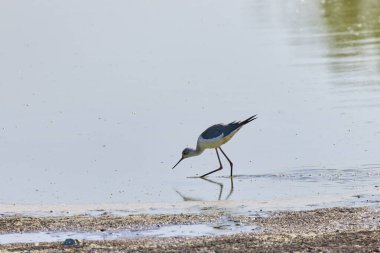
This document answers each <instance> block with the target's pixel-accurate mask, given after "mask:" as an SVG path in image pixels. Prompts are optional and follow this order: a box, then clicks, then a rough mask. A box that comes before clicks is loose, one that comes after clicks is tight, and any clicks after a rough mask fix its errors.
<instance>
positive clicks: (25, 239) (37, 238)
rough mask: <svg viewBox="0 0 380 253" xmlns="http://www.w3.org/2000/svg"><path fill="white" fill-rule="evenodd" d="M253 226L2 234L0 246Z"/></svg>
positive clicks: (222, 232)
mask: <svg viewBox="0 0 380 253" xmlns="http://www.w3.org/2000/svg"><path fill="white" fill-rule="evenodd" d="M255 229H256V227H255V226H248V225H236V224H234V225H231V224H229V225H223V227H218V226H216V225H212V224H195V225H171V226H164V227H160V228H157V229H145V230H125V231H113V232H78V231H69V232H29V233H11V234H3V235H1V237H0V244H7V243H34V242H59V241H62V243H63V242H64V241H65V240H66V239H68V238H70V239H72V238H75V239H76V240H115V239H118V240H120V239H126V238H136V237H147V236H154V237H170V236H186V237H195V236H218V235H231V234H236V233H243V232H253V231H254V230H255Z"/></svg>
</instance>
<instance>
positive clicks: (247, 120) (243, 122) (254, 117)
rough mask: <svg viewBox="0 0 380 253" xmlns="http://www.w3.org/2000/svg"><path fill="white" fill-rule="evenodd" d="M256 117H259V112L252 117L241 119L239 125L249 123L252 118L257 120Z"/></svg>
mask: <svg viewBox="0 0 380 253" xmlns="http://www.w3.org/2000/svg"><path fill="white" fill-rule="evenodd" d="M255 119H257V114H256V115H253V116H252V117H249V118H248V119H246V120H243V121H240V122H239V125H241V126H244V125H245V124H248V123H249V122H251V121H252V120H255Z"/></svg>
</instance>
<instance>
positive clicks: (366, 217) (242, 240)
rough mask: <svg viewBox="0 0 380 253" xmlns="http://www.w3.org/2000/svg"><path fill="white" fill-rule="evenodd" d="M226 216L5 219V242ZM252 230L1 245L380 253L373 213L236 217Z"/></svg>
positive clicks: (0, 226)
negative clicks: (31, 235)
mask: <svg viewBox="0 0 380 253" xmlns="http://www.w3.org/2000/svg"><path fill="white" fill-rule="evenodd" d="M224 215H225V213H223V212H214V213H207V214H170V215H162V214H161V215H154V214H149V215H148V214H145V215H141V214H136V215H126V216H115V215H112V214H108V213H104V214H103V215H100V216H96V217H94V216H88V215H76V216H58V217H26V216H21V215H9V216H2V217H1V218H0V236H1V234H6V233H14V232H17V233H20V232H31V231H74V230H75V231H118V230H123V229H124V230H125V229H150V228H154V227H157V226H167V225H174V224H203V223H208V224H210V223H211V224H212V223H213V222H216V221H217V220H219V219H220V218H221V217H223V216H224ZM230 219H232V220H233V221H236V222H239V223H240V224H246V225H252V226H255V227H256V228H257V229H255V230H254V231H252V232H251V233H238V234H234V235H223V236H200V237H168V238H159V237H140V238H131V239H123V240H107V241H88V240H83V241H79V242H78V243H77V244H76V245H73V246H64V245H63V242H55V243H15V244H3V245H0V250H1V251H2V252H3V251H9V252H20V251H25V250H27V251H28V252H29V251H30V252H62V251H64V252H136V251H137V252H162V251H165V252H223V251H225V252H233V251H235V252H249V251H254V252H257V251H259V252H260V251H261V252H268V251H342V252H360V251H362V252H368V251H375V252H376V251H378V252H380V239H379V238H380V212H379V211H377V209H374V208H369V207H368V208H366V207H363V208H325V209H317V210H313V211H287V212H275V213H273V214H271V215H269V216H267V217H261V216H256V217H255V216H244V215H239V216H232V217H230Z"/></svg>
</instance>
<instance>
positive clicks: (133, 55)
mask: <svg viewBox="0 0 380 253" xmlns="http://www.w3.org/2000/svg"><path fill="white" fill-rule="evenodd" d="M379 53H380V3H379V2H378V1H376V0H372V1H371V0H360V1H359V0H357V1H346V0H336V1H329V0H324V1H317V0H316V1H299V0H295V1H275V0H268V1H258V0H238V1H228V0H222V1H212V0H206V1H203V0H202V1H199V0H195V1H183V0H180V1H177V0H176V1H174V0H160V1H153V0H128V1H120V0H115V1H111V2H110V1H87V0H83V1H73V0H69V1H56V0H53V1H46V0H41V1H22V0H20V1H9V0H3V1H1V8H0V91H1V92H0V118H1V119H0V158H1V159H0V171H1V177H0V203H114V202H115V203H120V202H121V203H135V202H170V201H182V200H217V199H219V198H220V199H224V198H226V197H227V195H228V193H229V191H230V189H229V188H230V182H229V179H228V178H226V177H224V176H227V175H228V173H229V169H228V163H227V162H226V161H224V164H225V168H227V169H225V170H223V171H222V172H219V173H217V174H215V175H213V176H212V177H210V179H212V180H213V181H215V182H216V183H215V182H214V183H212V182H208V181H204V180H201V179H193V178H188V177H191V176H195V175H201V174H203V173H206V172H208V171H210V170H213V169H216V168H217V166H218V163H217V158H216V155H215V152H214V151H212V150H211V151H206V152H205V153H204V154H202V156H200V157H195V158H191V159H188V160H185V161H183V162H182V163H181V164H180V165H179V166H178V167H177V168H176V169H175V170H171V167H172V166H173V165H174V164H175V162H177V161H178V159H179V158H180V153H181V151H182V149H183V148H184V147H186V146H195V143H196V140H197V138H198V136H199V134H200V133H201V132H202V131H203V130H204V129H205V128H207V127H208V126H210V125H212V124H215V123H221V122H224V123H228V122H231V121H233V120H242V119H245V118H247V117H249V116H251V115H253V114H258V119H257V120H256V121H254V122H253V123H251V124H249V125H247V126H245V127H244V128H243V129H242V130H241V131H240V132H239V133H238V134H237V135H235V137H234V138H233V139H232V140H231V141H230V142H229V143H228V144H226V145H225V146H224V150H225V152H226V153H227V154H228V155H229V157H230V158H231V159H232V160H233V161H234V165H235V169H234V173H235V174H236V175H237V176H236V178H234V189H233V192H232V194H231V195H230V196H229V199H231V200H264V201H276V200H279V199H287V198H288V199H294V198H309V197H320V198H321V200H323V198H324V196H328V195H334V196H338V199H339V196H345V195H347V194H348V195H350V196H351V195H352V196H360V194H363V193H368V192H370V193H371V194H370V195H371V196H372V198H374V199H373V201H377V200H378V196H379V190H378V189H379V188H378V186H379V184H380V75H379V72H380V57H379ZM221 185H222V186H223V192H222V193H220V188H221ZM220 194H221V196H220ZM376 194H377V195H376Z"/></svg>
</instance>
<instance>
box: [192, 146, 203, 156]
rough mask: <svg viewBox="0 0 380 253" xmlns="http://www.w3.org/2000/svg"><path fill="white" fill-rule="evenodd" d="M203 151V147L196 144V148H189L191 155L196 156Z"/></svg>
mask: <svg viewBox="0 0 380 253" xmlns="http://www.w3.org/2000/svg"><path fill="white" fill-rule="evenodd" d="M203 151H204V149H203V148H201V147H200V146H197V148H196V149H191V154H192V156H197V155H200V154H202V153H203Z"/></svg>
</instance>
